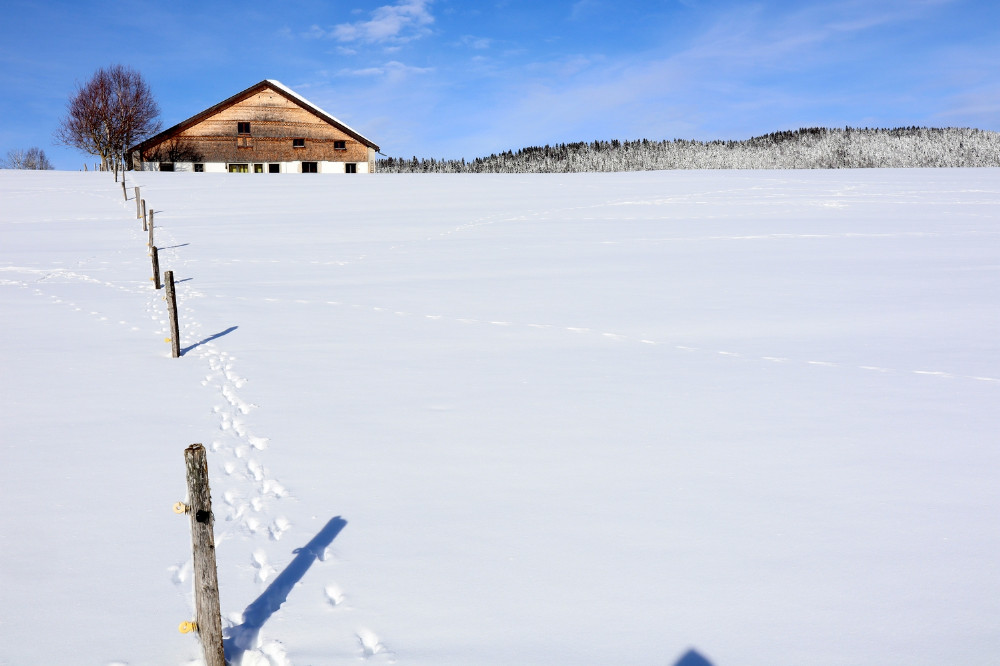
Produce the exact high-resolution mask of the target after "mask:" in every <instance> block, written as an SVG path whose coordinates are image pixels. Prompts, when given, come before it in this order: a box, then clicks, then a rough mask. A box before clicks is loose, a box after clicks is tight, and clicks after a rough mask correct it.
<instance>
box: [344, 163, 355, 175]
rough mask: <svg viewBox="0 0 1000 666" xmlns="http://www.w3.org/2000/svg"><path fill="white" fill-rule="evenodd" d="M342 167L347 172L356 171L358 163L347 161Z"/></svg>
mask: <svg viewBox="0 0 1000 666" xmlns="http://www.w3.org/2000/svg"><path fill="white" fill-rule="evenodd" d="M344 169H345V171H346V172H347V173H357V172H358V165H357V164H355V163H354V162H348V163H347V164H345V165H344Z"/></svg>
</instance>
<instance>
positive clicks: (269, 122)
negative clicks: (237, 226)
mask: <svg viewBox="0 0 1000 666" xmlns="http://www.w3.org/2000/svg"><path fill="white" fill-rule="evenodd" d="M240 122H249V123H250V134H249V136H247V135H241V134H239V132H238V123H240ZM293 139H305V147H304V148H295V147H293V146H292V140H293ZM336 141H343V142H344V145H345V148H346V149H344V150H337V149H336V148H334V142H336ZM142 156H143V159H144V160H146V161H163V162H173V161H190V162H295V161H309V162H320V161H327V162H368V161H369V159H368V158H369V151H368V146H366V145H365V144H364V143H361V142H359V141H358V140H357V139H355V138H354V137H352V136H351V135H349V134H347V133H346V132H344V131H342V130H340V129H338V128H337V127H334V126H333V125H331V124H330V123H329V122H327V121H326V120H324V119H323V118H320V117H319V116H317V115H316V114H314V113H312V112H311V111H309V110H308V109H305V108H303V107H302V106H300V105H299V104H296V103H295V102H293V101H292V100H290V99H288V98H287V97H286V96H285V95H282V94H280V93H279V92H277V91H275V90H272V89H270V88H265V89H263V90H260V91H259V92H256V93H255V94H252V95H250V96H249V97H247V98H245V99H243V100H240V101H237V102H235V103H234V104H232V105H230V106H227V107H225V108H222V109H220V110H218V111H217V112H215V113H213V114H211V115H209V116H207V117H205V118H202V119H201V120H199V121H198V122H197V123H195V124H193V125H191V126H189V127H186V128H184V129H183V130H181V131H180V132H177V133H176V134H173V135H172V136H170V137H164V140H163V141H160V142H159V143H154V144H152V145H147V146H145V147H144V150H143V151H142Z"/></svg>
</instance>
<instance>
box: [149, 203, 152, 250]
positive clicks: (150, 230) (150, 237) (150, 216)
mask: <svg viewBox="0 0 1000 666" xmlns="http://www.w3.org/2000/svg"><path fill="white" fill-rule="evenodd" d="M148 245H149V247H153V209H152V208H150V209H149V243H148Z"/></svg>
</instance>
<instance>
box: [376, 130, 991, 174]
mask: <svg viewBox="0 0 1000 666" xmlns="http://www.w3.org/2000/svg"><path fill="white" fill-rule="evenodd" d="M996 166H1000V133H997V132H989V131H985V130H977V129H958V128H947V129H934V128H926V127H900V128H896V129H868V128H865V129H853V128H850V127H847V128H845V129H826V128H808V129H799V130H796V131H794V132H792V131H787V132H774V133H772V134H767V135H765V136H757V137H753V138H752V139H747V140H745V141H686V140H683V139H675V140H673V141H650V140H648V139H642V140H639V141H618V140H617V139H615V140H612V141H594V142H592V143H587V142H580V143H560V144H557V145H555V146H548V145H546V146H542V147H538V146H532V147H530V148H522V149H521V150H518V151H517V152H512V151H506V152H503V153H500V154H499V155H490V156H489V157H477V158H476V159H474V160H472V161H471V162H466V161H465V160H464V159H461V160H435V159H417V158H416V157H414V158H412V159H405V158H392V157H389V158H386V159H383V160H379V161H378V170H379V171H381V172H383V173H569V172H579V171H654V170H660V169H865V168H915V167H996Z"/></svg>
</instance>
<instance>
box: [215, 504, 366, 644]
mask: <svg viewBox="0 0 1000 666" xmlns="http://www.w3.org/2000/svg"><path fill="white" fill-rule="evenodd" d="M345 525H347V521H346V520H344V519H343V518H341V517H340V516H336V517H335V518H331V519H330V522H328V523H327V524H326V526H325V527H324V528H323V529H321V530H320V531H319V533H318V534H317V535H316V536H315V537H313V539H312V541H310V542H309V543H307V544H306V545H305V546H303V547H302V548H297V549H295V550H294V551H293V552H294V553H296V555H295V559H293V560H292V561H291V562H289V564H288V566H287V567H285V570H284V571H282V572H281V573H280V574H278V577H277V578H275V579H274V582H273V583H271V584H270V585H268V586H267V589H266V590H264V592H263V594H261V595H260V596H259V597H257V599H256V600H255V601H254V602H253V603H252V604H250V605H249V606H247V607H246V610H244V611H243V624H239V625H236V626H235V627H229V628H228V629H227V630H226V631H225V632H224V634H225V639H223V645H224V646H225V652H226V663H237V664H238V663H240V662H239V660H240V659H241V658H242V657H243V653H244V652H246V651H247V650H250V649H253V648H254V647H256V645H257V635H258V634H259V633H260V628H261V627H263V626H264V623H265V622H267V621H268V619H270V617H271V616H272V615H273V614H274V612H275V611H277V610H278V609H279V608H281V604H283V603H285V599H287V598H288V593H289V592H291V590H292V588H293V587H294V586H295V584H296V583H298V582H299V581H300V580H302V577H303V576H305V575H306V572H307V571H309V567H311V566H312V563H313V562H315V561H316V560H317V559H319V557H320V556H321V555H322V554H323V551H324V550H325V549H326V548H327V546H329V545H330V544H331V543H333V540H334V539H335V538H337V535H338V534H340V530H342V529H344V526H345Z"/></svg>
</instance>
